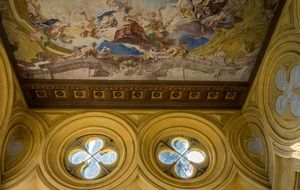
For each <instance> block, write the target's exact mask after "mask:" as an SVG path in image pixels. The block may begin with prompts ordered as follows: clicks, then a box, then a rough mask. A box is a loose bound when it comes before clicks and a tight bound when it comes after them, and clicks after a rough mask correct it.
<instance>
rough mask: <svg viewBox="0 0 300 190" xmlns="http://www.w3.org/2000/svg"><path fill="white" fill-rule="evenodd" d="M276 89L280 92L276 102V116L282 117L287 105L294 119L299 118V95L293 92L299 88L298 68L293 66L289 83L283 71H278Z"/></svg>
mask: <svg viewBox="0 0 300 190" xmlns="http://www.w3.org/2000/svg"><path fill="white" fill-rule="evenodd" d="M276 87H277V89H278V90H280V91H281V92H282V95H280V96H278V98H277V100H276V111H277V113H278V115H280V116H283V115H284V113H285V112H286V108H287V107H288V104H290V108H291V112H292V114H293V115H294V116H295V117H300V94H297V93H296V92H295V91H296V90H297V89H299V88H300V66H295V67H294V68H293V69H292V71H291V74H290V80H289V81H288V77H287V74H286V72H285V70H283V69H281V70H279V71H278V72H277V77H276Z"/></svg>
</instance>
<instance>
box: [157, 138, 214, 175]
mask: <svg viewBox="0 0 300 190" xmlns="http://www.w3.org/2000/svg"><path fill="white" fill-rule="evenodd" d="M155 154H156V160H157V162H158V165H159V166H160V168H161V169H162V171H164V172H165V173H167V174H168V175H170V176H173V177H176V178H180V179H191V178H194V177H197V176H200V175H202V174H203V173H204V172H205V171H206V169H207V167H208V164H209V158H208V154H207V150H206V149H205V147H204V146H203V145H202V144H201V143H200V142H198V141H197V140H195V139H192V138H189V137H181V136H177V137H169V138H166V139H164V140H161V141H160V142H159V144H158V146H157V148H156V153H155Z"/></svg>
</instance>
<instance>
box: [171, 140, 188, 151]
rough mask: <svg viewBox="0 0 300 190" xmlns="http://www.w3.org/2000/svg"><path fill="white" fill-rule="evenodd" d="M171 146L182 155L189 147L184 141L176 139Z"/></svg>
mask: <svg viewBox="0 0 300 190" xmlns="http://www.w3.org/2000/svg"><path fill="white" fill-rule="evenodd" d="M172 146H173V148H174V149H175V150H176V151H177V152H178V153H181V154H184V153H185V152H186V151H187V150H188V148H189V147H190V144H189V142H188V140H186V139H181V138H180V139H177V138H176V139H174V140H173V141H172Z"/></svg>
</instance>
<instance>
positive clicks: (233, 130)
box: [0, 0, 300, 190]
mask: <svg viewBox="0 0 300 190" xmlns="http://www.w3.org/2000/svg"><path fill="white" fill-rule="evenodd" d="M0 55H1V59H0V62H1V63H0V169H1V172H0V189H12V190H44V189H45V190H46V189H58V190H63V189H82V190H87V189H120V190H155V189H167V190H171V189H174V190H175V189H176V190H178V189H207V190H211V189H228V190H260V189H262V190H263V189H273V190H299V189H300V148H299V147H297V146H296V145H297V143H300V117H296V116H294V115H293V114H292V113H291V111H290V105H289V104H288V105H287V108H286V111H285V113H284V114H283V115H282V116H280V115H279V114H278V113H277V112H276V108H275V105H276V100H277V98H278V97H279V96H280V95H282V94H283V92H281V91H280V90H278V89H277V88H276V76H277V73H278V71H279V70H283V71H284V72H286V75H287V76H290V73H291V70H292V69H293V68H294V67H295V66H296V65H298V66H300V1H299V0H287V2H286V5H285V7H284V9H283V13H282V15H281V17H280V20H279V24H278V25H277V27H276V30H275V32H274V35H273V37H272V39H271V42H270V44H269V47H268V49H267V52H266V54H265V57H264V59H263V63H262V65H261V67H260V69H259V72H258V74H257V76H256V79H255V82H254V85H253V87H252V89H251V91H250V94H249V97H248V99H247V101H246V104H245V106H244V108H243V109H242V110H240V111H230V110H229V111H228V110H193V111H191V110H50V109H43V110H34V109H28V107H27V105H26V103H25V101H24V98H23V96H22V93H21V90H20V87H19V85H18V82H17V80H16V77H15V76H14V74H13V72H12V68H11V67H10V63H9V60H8V58H7V55H6V52H5V50H4V48H3V45H1V46H0ZM287 80H289V77H287ZM288 82H289V81H288ZM294 92H295V93H298V94H299V93H300V91H299V89H295V91H294ZM168 132H174V133H175V134H193V135H194V136H195V138H198V137H199V138H202V139H206V140H205V142H206V141H207V146H208V147H209V148H208V149H209V151H210V152H211V155H210V157H211V158H210V162H211V164H210V167H209V169H208V171H207V172H206V173H205V174H204V175H202V176H200V177H198V178H196V179H193V180H189V181H182V180H178V179H171V178H169V177H166V176H165V175H164V174H163V173H162V172H159V171H158V170H157V167H156V166H155V165H154V164H153V162H152V158H151V156H152V154H151V151H152V148H153V146H154V144H153V142H154V141H155V139H157V138H158V137H159V136H163V134H166V133H168ZM89 133H101V134H107V135H112V136H113V137H115V138H116V139H119V142H120V146H121V148H120V154H121V155H123V156H122V164H121V165H120V166H118V167H117V168H116V169H115V171H114V172H113V173H112V174H110V175H109V176H108V177H105V178H103V179H100V180H97V181H96V182H85V181H81V180H76V179H73V178H70V176H68V174H66V172H64V170H63V169H62V167H61V165H62V164H61V159H60V158H61V155H62V152H63V150H64V146H63V145H64V144H66V143H67V142H69V141H70V139H72V138H75V137H77V136H79V135H84V134H89ZM12 135H15V136H18V135H19V136H20V138H21V139H22V143H23V144H24V145H25V147H24V151H23V152H22V154H21V155H19V156H17V157H16V158H11V157H9V156H7V155H6V150H7V147H6V145H7V141H8V139H9V138H10V137H11V136H12ZM256 137H259V138H260V139H262V146H263V150H264V152H263V153H262V154H261V155H259V156H257V155H256V156H253V155H251V153H249V151H248V150H247V147H246V146H245V142H248V141H249V140H251V139H253V138H256Z"/></svg>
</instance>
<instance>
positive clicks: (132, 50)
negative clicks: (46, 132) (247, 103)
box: [1, 0, 284, 109]
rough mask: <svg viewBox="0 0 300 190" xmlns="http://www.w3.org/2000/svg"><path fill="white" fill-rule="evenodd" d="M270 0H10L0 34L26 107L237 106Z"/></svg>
mask: <svg viewBox="0 0 300 190" xmlns="http://www.w3.org/2000/svg"><path fill="white" fill-rule="evenodd" d="M283 5H284V1H280V2H278V0H264V1H256V0H242V1H241V0H217V1H215V0H206V1H202V0H155V1H146V0H107V1H91V2H88V1H86V0H77V1H76V3H70V2H69V1H61V0H52V1H49V0H11V1H6V3H5V1H4V3H2V4H1V12H2V15H1V16H2V31H1V36H2V40H3V42H4V44H5V45H6V49H7V51H8V54H9V56H10V59H11V63H12V65H13V67H14V70H15V72H16V74H17V77H18V79H19V82H20V85H21V87H22V90H23V93H24V95H25V97H26V99H27V103H28V105H29V106H30V107H36V108H39V107H42V108H45V107H46V108H53V107H55V108H68V107H73V108H83V107H84V108H191V109H198V108H234V109H237V108H240V107H241V106H242V105H243V103H244V100H245V98H246V96H247V94H248V91H249V88H250V87H251V85H252V82H253V80H254V78H255V75H256V72H257V70H258V68H259V65H260V63H261V61H262V58H263V55H264V52H265V50H266V47H267V45H268V42H269V40H270V38H271V36H272V33H273V30H274V28H275V26H276V23H277V20H278V18H279V15H280V12H281V9H282V7H283Z"/></svg>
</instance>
